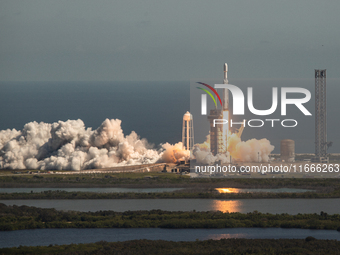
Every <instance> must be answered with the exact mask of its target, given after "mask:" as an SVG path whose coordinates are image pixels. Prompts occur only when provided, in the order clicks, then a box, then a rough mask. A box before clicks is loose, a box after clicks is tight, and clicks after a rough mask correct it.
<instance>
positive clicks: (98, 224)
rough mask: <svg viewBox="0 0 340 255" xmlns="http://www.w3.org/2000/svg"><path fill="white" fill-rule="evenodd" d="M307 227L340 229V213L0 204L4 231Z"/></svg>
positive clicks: (0, 226) (0, 222)
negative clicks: (87, 209)
mask: <svg viewBox="0 0 340 255" xmlns="http://www.w3.org/2000/svg"><path fill="white" fill-rule="evenodd" d="M244 227H260V228H305V229H329V230H338V231H340V215H339V214H334V215H328V214H327V213H324V212H321V213H320V214H298V215H288V214H269V213H266V214H264V213H259V212H257V211H254V212H253V213H246V214H243V213H228V212H227V213H223V212H220V211H211V212H195V211H192V212H168V211H161V210H151V211H127V212H114V211H98V212H75V211H67V212H66V211H58V210H55V209H43V208H37V207H29V206H15V205H14V206H6V205H4V204H0V230H2V231H6V230H20V229H36V228H244Z"/></svg>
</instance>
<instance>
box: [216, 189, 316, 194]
mask: <svg viewBox="0 0 340 255" xmlns="http://www.w3.org/2000/svg"><path fill="white" fill-rule="evenodd" d="M215 190H217V191H218V192H219V193H246V192H249V193H254V192H270V193H283V192H288V193H301V192H313V191H315V190H310V189H291V188H280V189H236V188H216V189H215Z"/></svg>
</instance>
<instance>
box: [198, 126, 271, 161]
mask: <svg viewBox="0 0 340 255" xmlns="http://www.w3.org/2000/svg"><path fill="white" fill-rule="evenodd" d="M273 150H274V146H273V145H271V144H270V141H269V140H267V139H266V138H263V139H261V140H257V139H250V140H248V141H241V138H240V137H238V136H237V134H235V133H234V134H229V135H228V152H227V153H226V154H217V155H216V156H214V155H213V154H212V153H211V152H210V135H208V136H207V138H206V141H205V142H204V143H202V144H196V145H195V146H194V150H193V155H194V157H195V158H196V161H197V163H199V164H204V165H211V164H213V163H215V162H216V161H220V162H221V163H222V164H225V163H230V161H233V162H234V161H239V162H268V161H269V155H270V153H271V152H272V151H273Z"/></svg>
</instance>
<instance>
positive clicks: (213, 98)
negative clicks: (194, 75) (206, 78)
mask: <svg viewBox="0 0 340 255" xmlns="http://www.w3.org/2000/svg"><path fill="white" fill-rule="evenodd" d="M197 83H198V84H201V85H203V86H206V87H207V88H209V89H210V90H211V91H212V92H213V93H214V94H215V95H216V96H217V98H218V100H219V101H220V104H221V106H222V100H221V98H220V96H219V94H218V93H217V91H216V90H215V89H214V88H213V87H211V86H210V85H208V84H206V83H203V82H197ZM197 88H198V89H201V90H203V91H204V92H206V93H207V94H208V95H209V96H210V97H211V98H212V100H214V103H215V107H216V108H217V102H216V99H215V97H214V96H213V95H212V94H211V92H210V91H209V90H207V89H204V88H201V87H197Z"/></svg>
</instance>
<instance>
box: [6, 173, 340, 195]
mask: <svg viewBox="0 0 340 255" xmlns="http://www.w3.org/2000/svg"><path fill="white" fill-rule="evenodd" d="M150 176H151V177H153V178H146V177H150ZM273 176H275V177H278V178H259V179H257V178H190V177H188V176H182V175H178V174H171V173H119V174H93V175H81V174H74V175H56V174H52V175H13V176H0V186H1V187H24V186H25V187H78V186H82V187H91V186H93V187H113V186H114V187H127V186H128V187H133V186H135V187H158V188H160V187H202V186H203V187H210V188H211V187H215V188H218V187H220V188H222V187H229V188H283V187H285V188H307V189H327V190H330V191H332V190H334V189H339V188H340V182H339V179H338V178H333V179H331V178H329V179H320V178H287V177H288V176H289V175H288V176H286V178H279V175H273Z"/></svg>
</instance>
